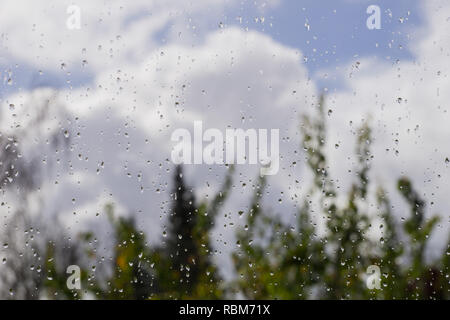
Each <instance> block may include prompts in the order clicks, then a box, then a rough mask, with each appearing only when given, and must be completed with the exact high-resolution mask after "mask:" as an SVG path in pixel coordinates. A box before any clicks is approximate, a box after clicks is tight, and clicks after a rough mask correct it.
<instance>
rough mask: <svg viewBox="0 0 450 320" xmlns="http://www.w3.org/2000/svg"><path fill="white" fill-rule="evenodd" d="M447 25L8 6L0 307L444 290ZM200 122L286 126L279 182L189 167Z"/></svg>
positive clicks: (191, 10) (251, 11)
mask: <svg viewBox="0 0 450 320" xmlns="http://www.w3.org/2000/svg"><path fill="white" fill-rule="evenodd" d="M371 5H376V6H378V7H379V8H380V15H379V21H380V28H379V29H377V28H375V29H371V28H368V25H367V24H368V19H369V21H372V20H370V19H375V18H378V17H374V16H373V14H375V13H374V12H370V13H368V12H367V8H368V7H369V6H371ZM449 17H450V3H448V1H444V0H429V1H418V0H398V1H395V2H392V1H388V0H384V1H381V0H379V1H365V0H327V1H320V2H318V1H313V0H302V1H289V0H266V1H262V0H261V1H259V0H256V1H235V0H214V1H211V0H209V1H206V0H197V1H190V2H188V1H179V0H165V1H159V0H154V1H148V0H145V1H144V0H142V1H141V0H134V1H132V2H130V1H121V0H114V1H95V2H93V1H87V0H79V1H76V2H73V1H65V0H59V1H49V0H45V1H44V0H36V1H32V2H30V1H25V0H14V1H12V0H11V1H10V0H3V1H2V2H1V4H0V79H1V83H0V179H1V180H0V181H1V185H0V217H1V218H0V219H1V225H0V230H1V231H0V238H1V239H0V241H1V247H0V260H1V263H0V298H2V299H221V298H232V299H241V298H247V299H372V298H373V299H448V297H449V271H448V266H449V235H450V232H449V230H450V227H449V223H450V219H449V218H450V214H449V212H448V208H449V206H450V199H449V197H448V194H449V192H450V183H449V177H450V168H449V167H450V160H449V159H450V150H449V144H448V141H449V140H448V139H449V137H450V127H449V126H448V122H449V120H450V116H449V113H448V110H449V102H450V92H448V87H449V85H450V79H449V72H450V66H449V64H448V59H449V54H450V40H449V38H448V36H447V35H448V34H449V33H450V18H449ZM196 120H201V121H202V122H203V126H204V128H205V129H206V128H217V129H219V130H221V131H222V132H225V130H226V128H243V129H279V130H280V141H279V143H280V170H279V172H278V173H277V174H276V175H273V176H266V177H264V178H261V177H260V176H259V167H258V166H257V165H248V164H245V165H235V166H231V165H207V164H202V165H184V166H182V167H181V166H179V167H177V166H176V165H175V164H174V163H173V162H172V161H171V150H172V143H171V140H170V137H171V134H172V132H173V131H174V130H176V129H178V128H186V129H188V130H190V131H192V129H193V122H194V121H196ZM70 265H77V266H79V268H80V271H81V274H80V279H79V280H78V282H77V284H79V285H80V289H77V288H73V287H71V286H70V285H68V283H67V278H68V277H69V276H70V274H68V273H67V272H66V270H67V268H68V267H69V266H70ZM370 266H377V267H379V270H380V274H379V280H380V281H379V283H380V286H379V287H378V288H373V286H372V285H371V283H372V282H371V279H372V278H370V277H371V272H368V271H367V270H368V268H369V267H370ZM376 282H377V281H375V283H376ZM372 284H373V283H372Z"/></svg>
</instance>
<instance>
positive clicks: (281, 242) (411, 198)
mask: <svg viewBox="0 0 450 320" xmlns="http://www.w3.org/2000/svg"><path fill="white" fill-rule="evenodd" d="M323 103H324V100H323V98H321V99H320V101H319V104H318V106H317V109H318V112H317V116H316V117H310V116H304V117H303V120H302V127H301V129H302V133H303V148H304V151H305V154H306V157H307V158H306V160H307V163H308V166H309V168H310V170H311V172H312V174H313V180H312V186H311V187H310V188H309V191H308V192H307V195H306V196H305V198H304V200H303V203H304V204H303V206H302V207H301V209H300V210H299V212H298V217H299V219H298V220H297V224H296V225H295V226H293V227H292V226H291V227H289V226H287V225H284V224H283V223H282V221H281V220H280V218H279V217H274V216H271V215H268V214H265V213H264V212H263V210H262V208H261V205H260V203H261V200H262V199H261V195H262V194H263V189H264V180H260V183H259V184H258V185H257V186H255V194H254V197H253V200H252V202H251V210H250V211H249V212H248V213H247V220H246V225H245V227H244V228H243V229H242V230H240V231H239V233H238V235H237V237H238V243H239V244H240V246H241V247H240V249H239V250H237V251H236V252H235V254H234V255H233V259H234V263H235V267H236V271H237V274H238V280H237V281H236V283H235V291H237V292H240V293H242V294H243V295H244V296H245V297H246V298H249V299H299V298H301V299H306V298H328V299H368V298H378V299H443V298H447V299H448V297H449V289H448V284H449V274H448V260H449V258H448V248H447V252H446V253H444V255H443V259H442V261H437V262H434V263H433V264H431V265H429V264H427V262H426V261H425V257H424V252H425V248H426V245H427V242H428V239H429V236H430V234H431V232H432V231H433V229H434V227H435V225H436V223H437V221H438V219H437V217H435V216H434V217H431V218H430V219H428V220H426V219H425V202H424V201H423V200H422V199H421V198H420V197H419V195H418V194H417V192H415V191H414V189H413V187H412V184H411V182H410V181H409V180H408V179H406V178H401V179H399V181H398V190H399V192H400V194H401V195H403V197H404V199H405V200H406V202H407V203H408V205H409V207H410V215H409V219H408V220H407V221H406V222H405V223H404V224H403V226H404V229H405V233H406V235H407V237H408V239H407V244H404V243H403V242H402V241H400V240H399V236H398V235H399V234H400V230H398V228H397V226H396V225H395V222H394V219H393V216H392V211H391V205H390V202H389V199H388V198H387V195H386V194H385V192H384V191H383V190H382V189H379V191H378V192H377V194H375V195H374V196H375V198H376V199H377V200H378V211H379V213H380V218H381V220H382V224H381V226H382V227H383V237H382V238H381V239H380V241H374V240H373V239H371V237H369V236H368V232H369V229H370V226H371V223H372V220H371V219H370V217H369V212H368V205H367V203H368V197H369V196H370V194H369V178H368V176H369V169H370V161H371V159H372V155H371V153H370V144H371V132H370V128H369V126H368V124H367V123H364V124H363V125H362V127H361V128H360V129H359V130H358V134H357V143H356V150H355V155H356V159H357V161H356V166H355V168H354V170H353V172H354V173H355V177H356V179H355V181H354V183H353V184H352V186H351V188H350V190H349V191H348V193H347V194H343V193H342V192H339V193H338V192H337V189H336V188H335V186H334V183H333V180H332V178H331V175H330V172H329V171H330V170H329V166H328V161H327V157H326V153H325V146H326V131H325V128H326V125H325V115H324V106H323ZM338 198H339V199H347V200H346V203H345V204H344V205H338V204H337V199H338ZM314 200H318V201H317V202H318V204H317V206H318V208H319V213H320V215H321V216H324V217H326V226H325V227H326V231H325V235H323V236H318V234H317V233H318V231H317V227H316V223H315V222H314V221H313V219H312V217H311V212H313V210H312V205H313V202H314ZM316 212H317V210H316ZM405 248H407V249H408V250H406V249H405ZM370 265H378V266H379V267H380V268H381V272H382V279H381V285H382V286H381V288H380V289H368V287H367V285H366V283H365V277H364V275H367V274H366V270H367V268H368V267H369V266H370ZM439 270H441V271H439Z"/></svg>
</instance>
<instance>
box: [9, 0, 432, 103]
mask: <svg viewBox="0 0 450 320" xmlns="http://www.w3.org/2000/svg"><path fill="white" fill-rule="evenodd" d="M371 4H376V5H378V6H380V8H381V12H382V14H381V20H382V28H381V30H368V29H367V27H366V20H367V18H368V16H369V15H368V14H367V13H366V9H367V7H368V6H369V5H371ZM146 14H149V15H150V14H151V12H144V13H140V14H139V15H136V16H134V18H138V17H139V16H142V15H146ZM261 17H264V22H263V23H262V22H261V19H260V18H261ZM132 18H133V17H130V18H128V20H130V19H132ZM400 18H404V19H403V23H400V21H399V19H400ZM192 19H193V21H194V22H196V20H195V16H192ZM199 19H201V18H199ZM218 19H219V20H220V21H210V22H209V23H207V24H206V25H205V30H204V31H205V32H209V31H211V30H214V29H217V28H218V27H219V24H220V23H223V25H224V26H225V28H226V27H227V26H239V27H242V28H248V29H250V30H256V31H258V32H261V33H263V34H267V35H269V36H270V37H272V38H273V39H275V40H276V41H277V42H279V43H282V44H284V45H286V46H289V47H292V48H297V49H299V50H301V52H302V53H303V54H304V56H305V57H307V60H305V61H304V63H305V66H306V67H307V69H308V71H309V72H310V75H311V76H313V75H314V74H315V73H316V72H317V71H319V70H323V69H330V68H334V67H336V66H339V65H343V64H347V63H349V62H350V61H353V60H355V58H357V57H365V56H375V57H377V58H379V59H385V60H392V61H396V60H398V59H399V60H411V59H413V58H414V57H413V56H412V54H411V52H410V51H409V49H408V42H409V41H413V39H414V30H416V29H417V28H420V27H421V26H422V24H423V23H424V21H423V17H421V7H420V1H418V0H398V1H389V0H380V1H375V0H372V1H371V0H368V1H365V0H361V1H352V0H323V1H317V0H302V1H292V0H288V1H282V2H281V3H279V4H278V5H275V6H270V5H267V6H265V7H264V9H261V5H260V3H258V4H257V5H255V3H254V1H250V0H246V1H242V3H241V4H240V5H237V6H236V5H233V6H229V7H227V9H226V10H225V11H224V12H223V13H222V17H221V18H218ZM306 25H307V26H309V29H308V28H307V27H306ZM169 28H170V25H168V26H166V28H164V29H162V30H161V31H160V32H159V33H158V35H157V38H158V39H159V43H160V44H161V45H162V44H164V43H165V34H166V33H167V31H168V29H169ZM200 33H201V32H200ZM408 37H412V40H410V39H408ZM377 44H378V45H377ZM389 44H391V46H390V45H389ZM0 67H1V69H2V70H7V69H12V70H13V72H14V85H13V86H8V85H7V84H6V83H5V82H2V84H1V87H0V88H1V90H0V96H4V95H5V94H9V93H11V92H14V91H17V90H20V89H21V88H23V89H31V88H35V87H42V86H51V87H54V88H58V89H60V88H69V87H77V86H79V85H86V84H88V83H89V82H90V81H91V80H92V77H93V76H94V75H93V74H92V73H90V72H89V70H88V69H83V68H78V69H76V70H72V71H71V74H70V75H67V71H65V70H60V71H56V72H55V71H54V70H42V71H44V73H43V74H42V75H39V70H36V69H35V68H33V67H31V66H29V65H27V62H26V61H21V60H20V59H18V60H16V61H8V63H6V64H5V63H3V64H1V65H0ZM68 81H70V82H68ZM316 81H317V82H318V84H319V86H322V87H323V86H327V87H328V88H329V89H331V90H332V89H335V88H339V83H337V82H334V83H333V82H331V81H330V80H325V79H323V78H318V79H316Z"/></svg>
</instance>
